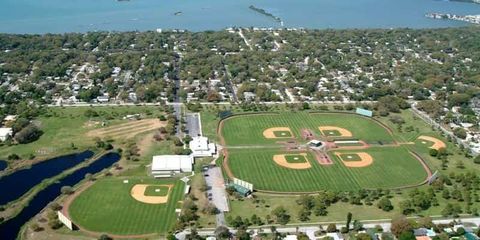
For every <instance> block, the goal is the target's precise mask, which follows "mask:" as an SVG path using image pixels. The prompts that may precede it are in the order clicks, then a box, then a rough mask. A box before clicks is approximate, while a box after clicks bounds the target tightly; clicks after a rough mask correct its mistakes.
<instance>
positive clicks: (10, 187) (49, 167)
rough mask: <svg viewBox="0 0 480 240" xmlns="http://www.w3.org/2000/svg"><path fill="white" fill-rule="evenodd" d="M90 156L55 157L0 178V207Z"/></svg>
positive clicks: (85, 153) (91, 153)
mask: <svg viewBox="0 0 480 240" xmlns="http://www.w3.org/2000/svg"><path fill="white" fill-rule="evenodd" d="M92 156H93V152H91V151H85V152H81V153H77V154H71V155H66V156H61V157H56V158H52V159H50V160H45V161H42V162H40V163H37V164H34V165H32V166H31V167H30V168H26V169H21V170H18V171H15V172H13V173H11V174H9V175H6V176H3V177H1V178H0V189H1V194H0V206H1V205H5V204H7V203H9V202H11V201H13V200H16V199H18V198H20V197H21V196H23V195H24V194H25V193H27V192H28V191H29V190H30V189H32V188H33V187H35V186H36V185H38V184H39V183H41V182H42V181H43V180H45V179H47V178H51V177H53V176H56V175H58V174H60V173H62V172H63V171H65V170H67V169H69V168H72V167H74V166H76V165H78V164H79V163H81V162H83V161H85V160H86V159H89V158H91V157H92Z"/></svg>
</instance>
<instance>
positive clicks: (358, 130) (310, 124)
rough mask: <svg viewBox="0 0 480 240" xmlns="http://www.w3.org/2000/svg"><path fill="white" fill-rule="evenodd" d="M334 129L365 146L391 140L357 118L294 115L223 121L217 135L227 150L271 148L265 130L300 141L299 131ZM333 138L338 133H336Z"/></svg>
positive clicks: (373, 124) (369, 122)
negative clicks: (280, 129)
mask: <svg viewBox="0 0 480 240" xmlns="http://www.w3.org/2000/svg"><path fill="white" fill-rule="evenodd" d="M321 126H337V127H340V128H344V129H348V130H349V131H351V133H352V135H353V137H354V138H359V139H362V140H364V141H366V142H378V141H381V142H384V143H391V142H392V141H393V138H392V136H391V135H390V134H389V133H388V132H387V131H386V130H385V129H384V128H383V127H382V126H380V125H379V124H378V123H376V122H374V121H372V120H369V119H367V118H364V117H360V116H358V115H353V114H350V115H346V114H330V113H306V112H296V113H294V114H292V113H280V114H274V113H272V114H251V115H240V116H234V117H231V118H228V119H226V120H224V121H223V127H222V128H221V129H220V134H221V135H222V136H223V137H224V140H225V143H226V145H227V146H235V145H260V144H275V142H276V141H278V139H275V138H271V139H269V138H265V137H264V136H263V132H264V130H266V129H269V128H277V127H288V128H290V129H291V131H292V133H293V136H295V137H296V139H297V140H299V141H301V140H302V139H301V136H302V134H301V133H302V129H310V130H311V131H312V132H313V133H314V134H315V135H318V136H320V135H322V134H323V133H322V132H321V131H320V129H319V127H321ZM336 132H337V134H340V132H339V131H338V130H337V131H336Z"/></svg>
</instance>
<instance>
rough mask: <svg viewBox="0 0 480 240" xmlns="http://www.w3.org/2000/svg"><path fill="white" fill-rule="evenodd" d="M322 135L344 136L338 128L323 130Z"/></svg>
mask: <svg viewBox="0 0 480 240" xmlns="http://www.w3.org/2000/svg"><path fill="white" fill-rule="evenodd" d="M322 135H324V136H327V137H338V136H342V134H341V133H340V132H339V131H338V130H323V131H322Z"/></svg>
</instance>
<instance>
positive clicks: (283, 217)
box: [272, 207, 290, 225]
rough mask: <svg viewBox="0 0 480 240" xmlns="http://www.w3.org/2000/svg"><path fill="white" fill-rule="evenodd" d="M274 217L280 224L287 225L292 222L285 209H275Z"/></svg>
mask: <svg viewBox="0 0 480 240" xmlns="http://www.w3.org/2000/svg"><path fill="white" fill-rule="evenodd" d="M272 215H274V216H275V218H276V221H277V223H278V224H281V225H285V224H287V223H288V222H289V221H290V215H288V213H287V210H285V208H283V207H277V208H275V209H273V211H272Z"/></svg>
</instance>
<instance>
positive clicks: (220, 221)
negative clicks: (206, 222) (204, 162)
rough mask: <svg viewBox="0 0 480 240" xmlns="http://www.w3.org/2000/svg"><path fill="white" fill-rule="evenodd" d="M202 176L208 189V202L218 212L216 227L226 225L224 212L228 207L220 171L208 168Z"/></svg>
mask: <svg viewBox="0 0 480 240" xmlns="http://www.w3.org/2000/svg"><path fill="white" fill-rule="evenodd" d="M204 176H205V181H206V183H207V187H208V190H207V196H208V200H209V201H210V202H211V203H213V204H214V205H215V206H216V207H217V209H218V210H219V211H220V213H219V214H217V216H216V218H217V226H221V225H226V223H225V216H224V212H228V211H229V207H228V200H227V193H226V191H225V182H224V180H223V175H222V170H221V169H220V168H219V167H210V168H209V169H208V170H207V171H205V172H204Z"/></svg>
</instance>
